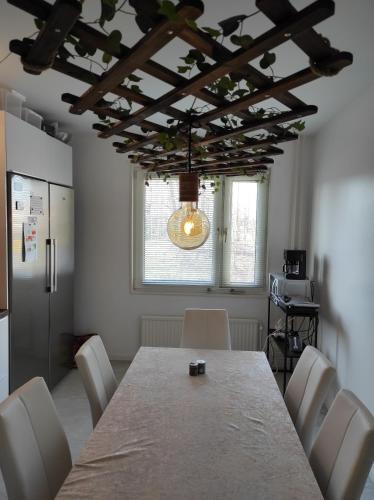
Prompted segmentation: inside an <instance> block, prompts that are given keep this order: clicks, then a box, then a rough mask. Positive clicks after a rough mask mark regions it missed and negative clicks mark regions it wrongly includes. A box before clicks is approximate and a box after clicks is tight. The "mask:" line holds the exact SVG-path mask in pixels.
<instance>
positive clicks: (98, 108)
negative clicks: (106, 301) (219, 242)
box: [8, 0, 352, 175]
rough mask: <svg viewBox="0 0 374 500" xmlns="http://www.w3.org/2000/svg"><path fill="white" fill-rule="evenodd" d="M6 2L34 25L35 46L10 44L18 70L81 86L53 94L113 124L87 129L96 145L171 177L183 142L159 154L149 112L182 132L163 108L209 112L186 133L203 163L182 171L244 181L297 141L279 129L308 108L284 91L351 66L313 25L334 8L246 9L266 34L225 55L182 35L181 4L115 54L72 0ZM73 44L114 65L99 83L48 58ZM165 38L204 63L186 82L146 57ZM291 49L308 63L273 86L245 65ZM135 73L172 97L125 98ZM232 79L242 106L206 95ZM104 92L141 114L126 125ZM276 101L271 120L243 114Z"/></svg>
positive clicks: (177, 114) (198, 6) (182, 164)
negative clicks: (288, 45)
mask: <svg viewBox="0 0 374 500" xmlns="http://www.w3.org/2000/svg"><path fill="white" fill-rule="evenodd" d="M8 2H9V3H10V4H12V5H14V6H16V7H19V8H20V9H22V10H24V11H26V12H28V13H29V14H31V15H33V16H34V17H35V18H38V19H39V20H41V21H43V22H44V26H43V28H42V29H41V30H40V32H39V34H38V37H37V38H36V40H35V41H33V40H30V39H23V40H22V41H19V40H12V41H11V43H10V49H11V51H12V52H14V53H16V54H19V55H20V56H21V60H22V64H23V66H24V69H25V70H26V71H28V72H31V73H34V74H40V73H41V72H42V71H44V70H45V69H48V68H53V69H54V70H56V71H58V72H60V73H63V74H65V75H69V76H71V77H72V78H76V79H77V80H79V81H82V82H84V83H87V84H88V85H90V87H89V88H88V89H87V90H86V92H84V94H83V95H81V96H74V95H72V94H63V96H62V100H63V101H64V102H67V103H69V104H70V112H71V113H74V114H82V113H84V112H85V111H87V110H91V111H93V112H94V113H96V114H97V115H99V116H106V117H109V118H113V119H115V120H116V122H115V123H114V125H112V126H110V127H108V126H105V125H102V124H95V125H94V128H95V129H97V130H98V131H99V134H98V135H99V137H101V138H110V137H113V136H120V137H123V138H126V139H127V140H129V143H127V144H124V143H122V142H117V141H115V142H113V145H114V146H115V148H116V151H117V152H118V153H130V152H136V157H134V156H132V158H136V161H137V163H139V164H140V165H141V166H142V167H143V168H144V169H146V170H152V171H155V172H162V173H168V174H178V173H180V172H184V171H185V169H186V164H187V160H186V155H185V154H184V153H182V154H180V152H181V151H183V150H185V149H186V148H187V140H186V135H185V134H184V133H183V130H181V132H180V134H179V135H180V139H181V141H183V142H182V145H181V146H178V147H176V148H174V149H172V150H166V149H164V148H163V147H162V146H161V145H160V144H159V142H158V141H159V138H160V134H162V133H165V132H166V133H167V131H168V127H166V126H164V125H161V124H159V123H155V122H154V121H151V120H149V119H150V118H151V117H152V115H154V114H155V113H159V112H161V113H163V114H164V115H167V117H168V118H174V119H176V120H178V121H179V122H182V123H186V122H188V120H190V119H191V118H190V116H189V115H188V113H186V112H183V111H181V110H180V109H178V108H176V107H175V106H173V105H174V104H176V103H177V102H178V101H179V100H181V99H184V98H185V97H186V96H193V97H196V98H199V99H200V100H202V101H204V102H205V103H207V104H209V105H212V106H214V108H213V109H211V110H210V111H208V112H205V113H203V114H200V115H198V116H195V117H194V126H195V127H196V128H197V129H200V130H205V136H201V137H199V138H198V139H197V140H195V142H194V148H198V147H205V148H206V149H205V150H206V155H205V156H206V157H205V158H204V159H201V157H200V156H199V155H198V154H193V156H192V160H193V163H192V169H193V170H195V171H198V172H201V173H205V174H209V175H242V174H243V173H246V174H248V175H252V174H254V173H257V172H264V171H266V169H267V167H266V165H269V164H272V163H273V162H274V160H273V159H272V158H270V157H271V156H276V155H279V154H282V153H283V151H282V150H281V149H279V148H278V147H276V146H275V145H276V144H279V143H282V142H287V141H292V140H295V139H297V137H298V135H297V134H295V133H290V132H288V131H286V130H285V129H284V128H283V127H282V126H281V125H282V124H286V123H288V122H290V121H292V120H296V119H299V118H301V117H306V116H309V115H312V114H314V113H316V112H317V107H316V106H312V105H307V104H305V103H304V102H303V101H302V100H300V99H299V98H297V97H296V96H295V95H293V94H292V93H291V92H290V91H291V90H293V89H296V88H297V87H300V86H301V85H304V84H306V83H309V82H312V81H313V80H316V79H317V78H319V77H320V76H326V75H327V76H330V75H335V74H337V73H338V72H339V71H340V70H341V69H342V68H344V67H345V66H348V65H350V64H351V63H352V54H350V53H349V52H341V51H338V50H336V49H334V48H332V47H331V46H330V45H329V44H328V43H326V39H324V38H323V37H322V36H321V35H320V34H318V33H317V32H316V31H315V30H314V29H313V26H314V25H316V24H317V23H319V22H321V21H323V20H324V19H327V18H328V17H330V16H332V15H333V14H334V2H332V1H331V0H317V1H314V2H313V3H311V4H310V5H309V6H308V7H306V8H304V9H303V10H301V11H297V10H296V9H295V8H294V7H293V6H292V5H291V3H290V2H289V0H256V6H257V8H258V9H259V10H260V11H261V12H262V13H263V14H265V15H266V16H267V17H268V18H269V19H270V20H271V21H272V22H273V23H274V27H273V28H272V29H270V30H269V31H267V32H266V33H264V34H263V35H261V36H259V37H257V38H256V39H254V40H253V41H252V43H251V44H250V45H249V47H248V48H239V49H238V50H236V51H235V52H232V51H230V50H229V49H227V48H225V47H224V46H223V45H221V44H220V43H218V42H217V41H216V40H215V39H214V38H212V37H211V36H209V34H207V33H205V32H204V31H202V30H201V29H199V28H197V29H195V28H194V27H191V23H190V24H187V23H186V19H187V20H190V21H195V20H196V19H198V18H199V16H200V15H201V14H202V13H203V4H202V3H201V1H200V0H184V1H181V2H180V3H179V4H178V6H177V11H178V17H177V18H176V19H174V20H170V19H167V18H164V19H163V20H161V21H160V22H159V23H158V24H157V25H156V26H154V27H153V28H152V29H151V30H150V31H149V32H148V33H147V34H146V35H145V36H144V37H143V38H142V39H141V40H139V42H138V43H137V44H135V46H134V47H132V48H129V47H126V46H125V45H123V44H121V45H120V53H118V51H113V50H111V48H110V47H109V46H108V43H107V36H106V35H105V34H104V33H102V32H100V31H98V30H96V29H95V28H93V27H92V26H90V25H88V24H85V23H84V22H83V21H81V20H80V14H81V4H80V2H78V1H77V0H57V1H56V2H55V4H54V5H51V4H49V3H48V2H46V1H44V0H8ZM69 34H70V35H73V36H76V37H78V38H79V39H80V40H82V41H83V42H84V44H85V46H87V47H90V48H92V49H99V50H102V51H105V52H107V53H109V54H110V55H112V56H113V57H114V58H116V59H117V60H116V62H115V63H114V64H113V65H112V67H111V68H110V69H109V70H108V71H106V72H104V73H103V74H102V75H99V74H96V73H94V72H93V71H91V70H87V69H85V68H82V67H80V66H78V65H76V64H74V63H72V62H70V61H67V60H65V59H63V58H61V57H60V56H59V54H58V50H59V48H60V47H61V46H62V45H63V43H64V41H65V39H66V37H67V36H68V35H69ZM175 37H179V38H180V39H181V40H183V41H184V42H186V43H187V44H189V46H190V47H191V48H193V49H197V50H198V51H200V52H201V53H202V54H204V55H206V56H208V57H209V58H210V59H211V60H213V61H214V62H213V64H212V65H210V67H209V68H207V69H206V70H205V71H201V72H199V73H198V74H197V75H196V76H194V77H192V78H190V79H188V78H185V77H184V76H182V75H180V74H178V73H176V72H174V71H172V70H170V69H169V68H166V67H164V66H162V65H161V64H159V63H157V62H155V61H153V60H152V59H151V58H152V57H153V56H154V55H155V54H156V53H157V52H158V51H159V50H160V49H162V48H163V47H164V46H165V45H167V44H168V43H170V42H171V41H172V40H173V39H174V38H175ZM289 40H292V42H293V43H294V44H295V45H296V46H297V47H299V48H300V49H301V50H302V51H303V52H304V53H305V54H306V55H307V56H308V58H309V60H310V64H309V66H307V67H306V68H304V69H302V70H300V71H298V72H296V73H294V74H292V75H290V76H287V77H285V78H282V79H280V80H279V81H276V82H274V81H273V79H272V78H270V77H269V76H266V75H265V74H264V73H262V72H261V71H259V70H258V69H256V68H255V67H254V66H252V65H250V62H251V61H252V60H254V59H256V58H258V57H259V56H261V55H263V54H264V53H265V52H267V51H269V50H272V49H274V48H276V47H278V46H279V45H281V44H282V43H284V42H286V41H289ZM135 70H141V71H142V72H144V73H146V74H148V75H151V76H152V77H155V78H157V79H159V80H160V81H161V82H163V83H167V84H168V85H171V86H172V87H173V88H172V90H170V91H169V92H167V93H166V94H164V95H162V96H161V97H159V98H157V99H154V98H152V97H149V96H146V95H144V94H142V93H138V92H135V91H134V90H132V89H131V88H128V87H127V86H125V85H124V84H123V81H124V79H125V78H126V77H127V76H129V75H130V74H132V73H133V72H134V71H135ZM232 72H235V73H236V74H239V75H241V76H242V77H243V78H245V79H250V80H251V82H252V83H253V85H254V87H255V90H254V91H253V92H251V93H249V94H247V95H245V96H244V97H241V98H238V99H235V100H228V99H226V98H224V97H221V96H219V95H218V94H216V93H214V92H212V91H211V90H209V89H208V88H207V86H209V85H211V84H212V83H214V82H215V81H216V80H217V79H219V78H221V77H223V76H225V75H227V74H229V73H232ZM107 93H111V94H114V95H117V96H118V97H123V98H127V99H129V100H131V101H133V102H135V103H138V104H140V105H141V108H140V109H139V110H137V111H135V112H133V113H132V114H130V115H129V116H128V115H126V116H124V114H123V113H122V112H121V111H118V110H116V109H113V108H112V107H110V104H111V103H108V102H107V101H105V95H106V94H107ZM271 97H272V98H274V99H276V100H277V101H278V102H279V103H281V104H282V105H284V106H286V108H288V110H287V111H284V112H279V113H278V114H275V115H274V116H269V117H266V118H256V117H254V116H253V114H251V113H250V112H249V111H248V108H249V106H253V105H257V104H259V103H261V102H262V101H266V100H267V99H269V98H271ZM227 115H234V116H235V117H236V118H237V119H238V120H241V125H240V126H237V127H234V128H229V129H228V128H225V127H222V126H220V125H217V124H216V123H214V122H215V121H216V120H217V119H219V118H222V117H225V116H227ZM134 125H135V126H140V127H141V128H142V130H147V131H149V132H150V134H149V135H145V134H144V133H135V132H132V131H129V128H130V127H133V126H134ZM262 129H264V130H266V131H267V134H268V135H267V137H265V138H261V139H258V138H253V137H252V138H251V137H248V136H247V135H245V134H248V133H252V132H255V131H258V130H262ZM235 138H238V140H237V141H236V143H235V145H233V146H228V144H227V141H228V140H229V139H235Z"/></svg>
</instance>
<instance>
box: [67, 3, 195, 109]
mask: <svg viewBox="0 0 374 500" xmlns="http://www.w3.org/2000/svg"><path fill="white" fill-rule="evenodd" d="M195 4H196V2H193V4H192V5H188V3H187V2H186V3H182V4H180V6H179V8H178V18H177V19H175V20H169V19H166V20H164V21H161V22H160V23H159V24H158V25H157V26H155V27H154V28H153V29H152V30H151V31H149V32H148V33H147V34H146V35H145V36H144V37H143V38H142V39H141V40H139V41H138V43H136V44H135V46H134V47H133V48H132V49H131V51H130V54H128V56H127V57H123V58H121V59H119V60H118V61H117V62H116V63H115V64H114V65H113V66H112V67H111V68H110V69H109V70H108V71H107V72H106V73H105V74H104V75H103V77H102V79H101V80H100V82H98V83H97V84H95V85H93V86H92V87H91V88H89V89H88V90H87V91H86V92H85V93H84V94H83V95H82V97H81V98H80V99H79V102H77V103H76V104H74V105H73V106H72V107H71V108H70V112H71V113H76V114H82V113H84V111H86V110H87V109H89V108H90V107H91V106H93V105H95V104H96V102H97V101H98V100H100V99H101V98H102V97H103V96H104V95H105V94H106V93H107V92H110V91H111V89H112V88H113V87H116V86H117V85H119V84H120V83H121V82H122V81H123V80H124V78H126V77H127V76H128V75H130V74H131V73H132V72H133V71H135V70H136V69H138V68H139V65H141V63H142V62H144V61H147V60H148V59H149V58H151V57H152V56H153V55H154V54H155V53H156V52H158V51H159V50H160V49H161V48H162V47H164V46H165V45H167V44H168V43H169V42H170V41H171V40H172V39H173V38H175V37H176V36H177V35H178V32H179V31H181V30H182V29H183V27H184V26H185V22H186V19H188V20H191V21H193V20H195V19H197V18H198V17H199V16H200V15H201V14H202V13H203V8H197V7H196V6H195ZM148 116H149V115H148Z"/></svg>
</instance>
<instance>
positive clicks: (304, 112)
mask: <svg viewBox="0 0 374 500" xmlns="http://www.w3.org/2000/svg"><path fill="white" fill-rule="evenodd" d="M317 111H318V108H317V106H304V107H303V108H300V109H295V110H293V111H285V112H284V113H279V114H278V115H275V116H271V117H269V118H264V119H261V120H257V121H256V122H254V123H251V124H249V125H243V126H241V127H237V128H236V129H234V130H228V131H225V132H223V133H222V134H219V135H217V136H214V137H213V136H210V137H207V138H204V139H203V140H201V141H199V142H198V143H195V146H206V145H208V144H212V143H214V142H218V141H223V140H226V139H231V138H233V137H235V136H237V135H240V134H246V133H248V132H253V131H254V130H258V129H261V128H266V127H267V126H271V125H278V124H279V123H285V122H289V121H292V120H296V119H297V118H302V117H304V116H309V115H313V114H315V113H317Z"/></svg>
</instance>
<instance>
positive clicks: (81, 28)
mask: <svg viewBox="0 0 374 500" xmlns="http://www.w3.org/2000/svg"><path fill="white" fill-rule="evenodd" d="M8 2H9V3H11V4H12V5H14V6H16V7H19V8H20V9H22V10H24V11H26V12H28V13H29V14H31V15H33V16H34V17H38V18H39V19H41V20H46V19H47V18H48V16H49V15H50V12H51V8H52V6H51V5H50V4H49V3H48V2H46V1H44V0H8ZM71 33H72V35H74V36H76V37H77V38H79V39H81V40H82V42H83V43H84V44H85V45H87V46H88V47H91V48H95V49H100V50H103V51H105V52H107V53H109V54H111V55H112V56H113V57H116V58H118V53H117V52H116V51H113V50H111V48H110V47H108V43H107V36H106V35H105V34H104V33H101V32H100V31H98V30H96V29H94V28H93V27H92V26H88V25H87V24H84V23H83V22H81V21H77V22H76V23H75V25H74V27H73V29H72V30H71ZM12 52H13V50H12ZM120 52H121V53H120V57H121V58H123V57H129V56H130V55H131V49H130V48H129V47H126V46H125V45H124V44H122V43H121V44H120ZM16 53H17V52H16ZM139 63H140V64H139V69H140V70H141V71H144V73H147V74H148V75H151V76H153V77H155V78H157V79H159V80H162V81H163V82H165V83H167V84H169V85H172V86H173V87H178V86H180V85H183V84H184V83H185V82H187V81H188V79H187V78H184V77H183V76H182V75H180V74H178V73H176V72H175V71H172V70H170V69H169V68H166V67H164V66H162V65H161V64H159V63H157V62H155V61H152V60H151V59H149V60H147V61H143V62H142V61H139ZM54 69H57V68H54ZM62 69H63V68H62V67H60V69H59V70H58V71H61V70H62ZM70 69H71V68H70ZM62 72H64V71H62ZM74 78H79V76H74ZM87 83H89V82H87ZM94 83H97V82H94ZM111 92H113V91H112V90H111ZM114 93H115V92H114ZM193 95H195V96H196V97H198V98H199V99H202V100H204V101H206V102H207V103H209V104H212V105H214V106H220V105H221V104H224V103H225V102H226V100H225V99H223V98H222V97H220V96H218V95H217V94H215V93H214V92H210V91H209V90H207V89H197V90H196V92H195V93H194V94H193ZM123 97H129V98H130V99H132V100H134V101H135V102H140V101H137V99H136V96H134V97H131V96H130V95H128V96H123ZM141 104H144V105H146V104H149V103H141ZM171 109H173V108H171ZM174 109H175V108H174ZM165 111H166V110H165ZM169 111H170V110H168V113H167V114H169V115H170V116H173V117H174V118H177V119H182V118H178V117H177V116H175V113H176V112H177V111H179V110H177V109H175V111H174V114H173V113H170V112H169ZM181 113H182V112H181Z"/></svg>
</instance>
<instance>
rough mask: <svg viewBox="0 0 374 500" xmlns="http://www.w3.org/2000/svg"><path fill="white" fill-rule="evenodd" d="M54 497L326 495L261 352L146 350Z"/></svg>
mask: <svg viewBox="0 0 374 500" xmlns="http://www.w3.org/2000/svg"><path fill="white" fill-rule="evenodd" d="M196 360H205V362H206V372H205V374H201V375H198V376H190V375H189V364H190V362H195V361H196ZM56 498H57V499H58V500H67V499H69V500H71V499H100V500H116V499H118V500H119V499H121V500H127V499H128V500H224V499H225V500H236V499H237V500H239V499H240V500H249V499H254V500H255V499H258V500H266V499H272V500H276V499H284V500H290V499H295V500H314V499H315V500H317V499H318V500H322V498H323V497H322V495H321V492H320V490H319V487H318V484H317V482H316V480H315V478H314V475H313V472H312V469H311V467H310V465H309V462H308V459H307V457H306V455H305V453H304V450H303V447H302V445H301V442H300V440H299V437H298V435H297V432H296V430H295V427H294V425H293V423H292V421H291V418H290V416H289V414H288V411H287V408H286V405H285V403H284V401H283V398H282V395H281V393H280V391H279V388H278V385H277V382H276V380H275V378H274V374H273V372H272V370H271V367H270V365H269V363H268V361H267V358H266V356H265V354H264V353H263V352H255V351H225V350H202V349H182V348H158V347H141V348H140V349H139V351H138V353H137V354H136V356H135V358H134V360H133V362H132V363H131V365H130V367H129V369H128V370H127V372H126V374H125V376H124V378H123V379H122V381H121V382H120V383H119V386H118V389H117V391H116V392H115V394H114V395H113V398H112V399H111V401H110V403H109V404H108V406H107V408H106V410H105V411H104V413H103V415H102V417H101V419H100V420H99V422H98V424H97V425H96V427H95V429H94V430H93V432H92V434H91V436H90V438H89V439H88V442H87V444H86V446H85V447H84V449H83V450H82V452H81V455H80V457H79V458H78V460H77V461H76V463H75V465H74V466H73V468H72V470H71V472H70V473H69V475H68V477H67V478H66V480H65V482H64V484H63V485H62V488H61V489H60V491H59V493H58V495H57V497H56Z"/></svg>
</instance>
